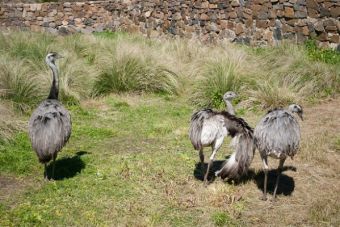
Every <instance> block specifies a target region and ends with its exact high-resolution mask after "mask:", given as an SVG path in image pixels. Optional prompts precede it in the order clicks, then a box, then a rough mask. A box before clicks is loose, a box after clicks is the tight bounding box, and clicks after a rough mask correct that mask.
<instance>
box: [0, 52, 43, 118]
mask: <svg viewBox="0 0 340 227" xmlns="http://www.w3.org/2000/svg"><path fill="white" fill-rule="evenodd" d="M40 88H41V87H40V83H39V82H38V81H37V80H36V77H34V75H32V74H31V73H30V70H29V68H28V67H26V66H25V65H24V63H23V61H13V60H9V59H8V58H6V57H4V56H0V97H1V98H3V99H7V100H11V101H12V102H13V104H14V106H15V107H16V108H18V109H19V110H21V111H23V112H27V111H29V110H30V109H31V107H32V106H33V105H34V104H36V103H37V102H38V101H39V100H40V98H41V95H42V94H41V89H40Z"/></svg>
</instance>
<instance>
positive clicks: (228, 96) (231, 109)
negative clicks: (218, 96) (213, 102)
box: [223, 91, 237, 115]
mask: <svg viewBox="0 0 340 227" xmlns="http://www.w3.org/2000/svg"><path fill="white" fill-rule="evenodd" d="M236 97H237V95H236V93H235V92H233V91H227V92H226V93H225V94H224V95H223V101H224V102H225V104H226V106H227V112H228V113H230V114H232V115H235V111H234V107H233V105H232V103H231V101H232V100H233V99H234V98H236Z"/></svg>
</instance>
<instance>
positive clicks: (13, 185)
mask: <svg viewBox="0 0 340 227" xmlns="http://www.w3.org/2000/svg"><path fill="white" fill-rule="evenodd" d="M25 185H26V183H24V182H23V181H22V180H21V179H16V178H13V177H9V176H1V175H0V202H3V201H5V200H7V199H8V198H10V197H11V196H14V195H15V194H16V193H18V192H20V191H22V189H23V188H25Z"/></svg>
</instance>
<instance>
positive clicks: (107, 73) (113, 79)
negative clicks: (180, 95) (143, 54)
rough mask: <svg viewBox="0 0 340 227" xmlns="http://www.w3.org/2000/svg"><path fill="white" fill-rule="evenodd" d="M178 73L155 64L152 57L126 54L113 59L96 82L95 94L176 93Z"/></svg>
mask: <svg viewBox="0 0 340 227" xmlns="http://www.w3.org/2000/svg"><path fill="white" fill-rule="evenodd" d="M176 88H177V80H176V74H175V73H173V72H171V71H169V70H167V69H165V68H163V67H161V66H158V65H155V64H154V63H153V62H152V60H151V59H147V60H146V61H144V60H143V59H140V58H137V57H133V56H125V57H123V58H122V59H113V61H112V63H111V65H110V66H109V67H107V68H104V69H103V71H102V73H101V74H100V75H99V77H98V79H97V80H96V81H95V84H94V95H95V96H99V95H105V94H108V93H112V92H117V93H120V92H165V93H169V94H175V93H176Z"/></svg>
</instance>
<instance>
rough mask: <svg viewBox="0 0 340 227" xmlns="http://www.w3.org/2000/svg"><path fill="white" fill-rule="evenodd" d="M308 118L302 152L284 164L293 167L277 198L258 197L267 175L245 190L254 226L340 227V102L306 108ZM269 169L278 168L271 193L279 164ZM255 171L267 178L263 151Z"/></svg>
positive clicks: (272, 178) (285, 175)
mask: <svg viewBox="0 0 340 227" xmlns="http://www.w3.org/2000/svg"><path fill="white" fill-rule="evenodd" d="M304 117H305V119H304V121H303V122H302V123H301V128H302V133H301V134H302V143H301V150H300V152H301V153H298V154H297V155H296V157H295V158H294V160H290V159H288V160H287V161H286V163H285V166H286V167H288V168H286V169H287V171H285V172H284V173H283V176H282V178H281V182H280V185H279V196H278V200H277V201H276V202H271V201H261V200H260V199H259V197H260V195H261V193H262V191H261V190H262V188H263V178H262V177H258V178H256V177H255V179H254V182H256V183H255V184H247V187H246V188H245V190H244V198H247V199H246V200H247V204H248V205H247V209H246V211H245V212H244V213H243V214H242V219H244V218H245V219H246V222H247V223H249V224H251V225H252V226H254V225H255V226H286V225H292V226H311V225H313V226H339V225H340V203H339V201H340V177H339V173H340V165H339V161H340V158H339V157H340V156H339V150H338V149H339V145H337V147H336V146H335V145H334V143H335V141H336V140H337V141H338V142H337V143H339V138H340V120H339V119H340V99H339V98H337V99H333V100H328V101H325V102H324V103H322V104H319V105H315V106H313V107H306V108H305V109H304ZM323 143H325V144H323ZM313 144H314V145H315V146H313ZM269 165H270V167H271V168H274V169H273V171H271V174H270V175H269V187H270V189H269V190H270V191H272V190H273V187H274V182H275V179H276V172H275V168H276V167H277V165H278V161H276V160H274V159H269ZM252 168H254V169H255V170H256V171H257V172H256V173H257V176H260V175H263V174H262V171H261V168H262V163H261V160H260V158H259V155H258V153H257V154H256V155H255V159H254V162H253V164H252ZM259 171H261V172H260V173H259ZM257 179H258V180H257ZM259 189H261V190H259Z"/></svg>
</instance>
